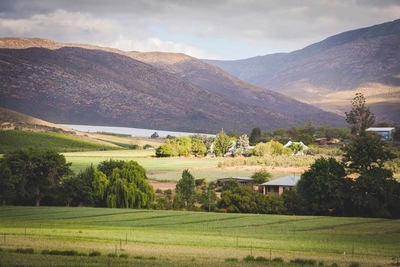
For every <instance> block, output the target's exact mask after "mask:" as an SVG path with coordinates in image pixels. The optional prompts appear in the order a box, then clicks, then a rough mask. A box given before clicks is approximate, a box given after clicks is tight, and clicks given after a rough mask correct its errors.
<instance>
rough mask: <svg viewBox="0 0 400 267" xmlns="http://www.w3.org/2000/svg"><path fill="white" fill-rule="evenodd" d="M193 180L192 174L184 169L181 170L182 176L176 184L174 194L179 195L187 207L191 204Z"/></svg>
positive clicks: (193, 193)
mask: <svg viewBox="0 0 400 267" xmlns="http://www.w3.org/2000/svg"><path fill="white" fill-rule="evenodd" d="M194 187H195V182H194V177H193V175H192V174H191V173H190V172H189V171H188V170H184V171H183V172H182V178H181V179H180V180H179V182H178V183H177V184H176V194H177V195H179V196H180V197H181V199H182V200H183V202H184V205H185V207H186V208H187V207H188V206H189V205H191V200H192V197H193V196H194V195H195V193H196V192H195V190H194Z"/></svg>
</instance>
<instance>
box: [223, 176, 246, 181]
mask: <svg viewBox="0 0 400 267" xmlns="http://www.w3.org/2000/svg"><path fill="white" fill-rule="evenodd" d="M229 179H232V180H242V181H251V180H253V178H250V177H238V176H236V177H227V178H218V179H216V180H217V181H220V180H229Z"/></svg>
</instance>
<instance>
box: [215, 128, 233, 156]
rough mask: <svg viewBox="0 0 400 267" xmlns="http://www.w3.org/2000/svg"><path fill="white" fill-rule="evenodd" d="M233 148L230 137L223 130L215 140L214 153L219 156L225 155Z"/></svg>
mask: <svg viewBox="0 0 400 267" xmlns="http://www.w3.org/2000/svg"><path fill="white" fill-rule="evenodd" d="M231 146H232V140H231V139H230V138H229V136H228V135H227V134H226V133H225V132H224V130H221V131H220V132H219V133H218V134H217V136H216V137H215V140H214V151H215V154H216V155H217V156H219V155H222V156H223V155H225V154H226V152H228V149H229V148H230V147H231Z"/></svg>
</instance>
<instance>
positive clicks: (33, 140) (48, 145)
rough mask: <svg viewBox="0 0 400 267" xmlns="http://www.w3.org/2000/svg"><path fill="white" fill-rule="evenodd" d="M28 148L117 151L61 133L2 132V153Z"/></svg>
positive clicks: (0, 132)
mask: <svg viewBox="0 0 400 267" xmlns="http://www.w3.org/2000/svg"><path fill="white" fill-rule="evenodd" d="M27 147H40V148H42V149H52V150H55V151H57V152H62V151H93V150H101V149H114V150H115V149H117V148H116V147H115V146H112V144H108V145H107V144H99V143H95V142H90V141H85V140H82V139H79V138H78V137H76V136H69V135H65V134H60V133H46V132H29V131H0V153H5V152H6V151H12V150H15V149H20V148H27Z"/></svg>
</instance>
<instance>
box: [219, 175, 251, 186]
mask: <svg viewBox="0 0 400 267" xmlns="http://www.w3.org/2000/svg"><path fill="white" fill-rule="evenodd" d="M229 180H236V181H238V183H239V184H240V185H247V186H251V181H252V180H253V178H250V177H229V178H218V179H216V180H215V181H216V184H217V185H218V186H221V187H223V186H225V184H226V182H227V181H229Z"/></svg>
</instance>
